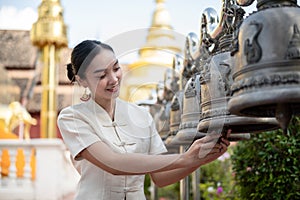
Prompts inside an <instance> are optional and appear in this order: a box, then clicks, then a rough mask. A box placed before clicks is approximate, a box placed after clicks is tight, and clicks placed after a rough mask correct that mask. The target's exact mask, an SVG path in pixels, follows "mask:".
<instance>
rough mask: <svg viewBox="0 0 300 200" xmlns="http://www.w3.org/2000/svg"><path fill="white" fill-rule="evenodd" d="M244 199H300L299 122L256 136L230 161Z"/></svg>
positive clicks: (242, 145)
mask: <svg viewBox="0 0 300 200" xmlns="http://www.w3.org/2000/svg"><path fill="white" fill-rule="evenodd" d="M231 159H232V165H233V171H234V172H235V179H236V182H237V184H238V191H239V192H238V193H239V197H240V198H241V199H247V200H249V199H272V200H273V199H275V200H277V199H278V200H279V199H285V200H288V199H293V200H294V199H300V180H299V179H300V118H299V117H294V118H293V119H292V120H291V123H290V126H289V128H288V132H287V134H286V135H285V134H283V131H282V130H281V129H278V130H275V131H270V132H263V133H257V134H253V135H252V138H251V139H250V140H247V141H241V142H239V143H238V144H237V146H236V147H235V149H234V153H233V155H232V157H231Z"/></svg>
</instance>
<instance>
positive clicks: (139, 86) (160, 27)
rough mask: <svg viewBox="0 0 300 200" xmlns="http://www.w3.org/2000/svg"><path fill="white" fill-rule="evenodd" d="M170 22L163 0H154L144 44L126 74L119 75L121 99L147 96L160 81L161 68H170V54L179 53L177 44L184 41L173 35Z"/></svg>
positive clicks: (133, 99)
mask: <svg viewBox="0 0 300 200" xmlns="http://www.w3.org/2000/svg"><path fill="white" fill-rule="evenodd" d="M170 22H171V17H170V14H169V12H168V11H167V10H166V9H165V1H164V0H156V8H155V10H154V13H153V15H152V21H151V26H150V28H149V29H148V35H147V38H146V43H145V44H144V45H143V46H142V47H141V48H140V50H139V58H138V60H137V61H135V62H133V63H131V64H129V65H128V69H127V70H128V73H126V76H125V77H123V86H122V87H123V88H124V89H122V90H121V91H122V93H120V97H121V98H124V99H126V100H128V101H132V102H137V101H139V100H145V99H147V98H148V97H149V96H150V95H151V93H152V92H153V90H155V89H156V85H157V84H158V83H159V82H160V81H163V80H164V73H165V70H166V69H167V68H172V67H173V58H174V55H176V54H178V53H179V54H180V52H181V47H180V45H181V44H184V42H183V41H180V39H181V38H179V34H177V35H176V34H175V32H174V31H173V29H172V26H171V25H170Z"/></svg>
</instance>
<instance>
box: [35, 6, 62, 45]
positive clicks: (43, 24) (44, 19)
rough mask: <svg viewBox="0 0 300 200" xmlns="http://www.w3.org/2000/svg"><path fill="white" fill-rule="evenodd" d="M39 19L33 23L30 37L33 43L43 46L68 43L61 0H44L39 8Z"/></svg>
mask: <svg viewBox="0 0 300 200" xmlns="http://www.w3.org/2000/svg"><path fill="white" fill-rule="evenodd" d="M38 14H39V17H38V20H37V22H35V23H34V24H33V25H32V29H31V33H30V37H31V41H32V43H33V45H35V46H38V47H40V48H43V47H44V46H45V45H46V44H54V45H55V46H56V47H58V48H60V47H66V46H67V45H68V39H67V28H66V25H65V24H64V19H63V8H62V6H61V5H60V1H59V0H43V1H42V3H41V5H40V6H39V8H38Z"/></svg>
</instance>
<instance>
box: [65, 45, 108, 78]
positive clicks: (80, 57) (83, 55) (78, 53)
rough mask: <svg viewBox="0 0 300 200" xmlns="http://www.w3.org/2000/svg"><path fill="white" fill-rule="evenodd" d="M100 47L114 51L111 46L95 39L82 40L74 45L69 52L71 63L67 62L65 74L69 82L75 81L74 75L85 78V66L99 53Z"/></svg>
mask: <svg viewBox="0 0 300 200" xmlns="http://www.w3.org/2000/svg"><path fill="white" fill-rule="evenodd" d="M101 48H104V49H107V50H111V51H112V52H114V50H113V49H112V48H111V46H109V45H107V44H104V43H101V42H100V41H97V40H84V41H82V42H81V43H79V44H78V45H77V46H75V47H74V49H73V51H72V54H71V63H69V64H67V71H68V73H67V76H68V78H69V80H70V81H71V83H73V82H74V81H75V75H78V76H79V77H80V78H85V75H84V73H85V71H86V68H87V67H88V66H89V64H90V63H91V61H92V60H93V58H94V57H95V56H96V55H97V54H99V52H100V50H101Z"/></svg>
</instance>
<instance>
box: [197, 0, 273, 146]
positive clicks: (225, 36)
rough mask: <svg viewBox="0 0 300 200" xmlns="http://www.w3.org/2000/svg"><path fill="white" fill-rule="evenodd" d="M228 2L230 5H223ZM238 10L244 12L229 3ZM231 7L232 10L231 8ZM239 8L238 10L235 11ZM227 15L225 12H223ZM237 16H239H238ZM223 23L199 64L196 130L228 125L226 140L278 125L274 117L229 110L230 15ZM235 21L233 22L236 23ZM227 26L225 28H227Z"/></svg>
mask: <svg viewBox="0 0 300 200" xmlns="http://www.w3.org/2000/svg"><path fill="white" fill-rule="evenodd" d="M226 6H230V5H226ZM231 8H232V9H236V11H237V12H235V13H237V14H243V12H241V11H240V9H241V8H239V7H236V6H232V7H231ZM232 9H231V10H232ZM238 11H239V12H238ZM224 14H225V15H226V13H224ZM236 18H239V19H241V17H240V16H237V17H236ZM226 19H227V21H225V22H224V24H226V25H227V27H224V28H223V31H222V33H221V35H219V41H218V43H217V45H218V46H217V49H216V51H215V52H214V53H213V54H212V56H211V57H210V58H209V60H207V63H206V64H205V65H204V66H202V71H201V73H200V84H201V116H200V121H199V124H198V131H199V132H208V133H209V132H213V131H214V132H227V130H228V129H231V131H232V132H231V136H230V138H229V140H231V141H237V140H242V139H249V138H250V134H249V133H255V132H261V131H266V130H273V129H277V128H278V123H277V121H276V119H275V118H257V117H256V118H255V117H247V116H238V115H234V114H232V113H231V112H230V111H229V110H228V102H229V100H230V99H231V95H230V94H231V91H230V86H231V85H232V70H231V69H232V68H233V67H234V66H233V65H234V62H233V60H234V59H232V57H231V55H230V49H231V46H230V44H231V42H232V38H233V35H232V29H229V28H232V27H233V26H231V25H232V24H231V23H232V21H231V20H229V15H227V16H226ZM235 24H236V23H235ZM226 28H227V29H226Z"/></svg>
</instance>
